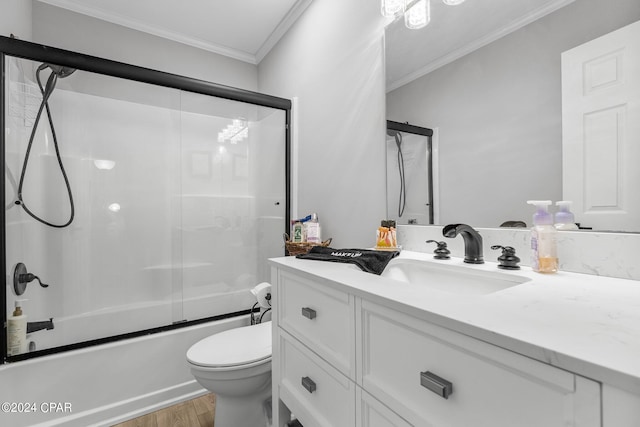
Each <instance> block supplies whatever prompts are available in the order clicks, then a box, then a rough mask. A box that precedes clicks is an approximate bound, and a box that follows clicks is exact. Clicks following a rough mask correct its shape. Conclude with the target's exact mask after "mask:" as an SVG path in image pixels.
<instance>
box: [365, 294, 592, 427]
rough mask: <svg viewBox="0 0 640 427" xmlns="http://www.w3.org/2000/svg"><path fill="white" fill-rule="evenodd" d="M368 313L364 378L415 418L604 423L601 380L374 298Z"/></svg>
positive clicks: (536, 426) (426, 422) (560, 425)
mask: <svg viewBox="0 0 640 427" xmlns="http://www.w3.org/2000/svg"><path fill="white" fill-rule="evenodd" d="M361 316H362V335H361V343H360V345H362V353H361V354H362V363H361V365H360V368H359V369H361V370H362V372H361V373H359V374H358V378H359V379H361V382H362V384H361V385H362V387H363V388H364V389H365V390H366V391H368V392H370V393H371V394H372V395H373V396H374V397H376V398H377V399H378V400H380V401H382V402H384V403H385V404H386V405H387V406H389V407H390V408H391V409H392V410H393V411H394V412H396V413H398V414H399V415H400V416H402V417H403V418H404V419H406V420H407V421H408V422H409V423H411V424H413V425H416V426H432V425H433V426H446V427H468V426H474V427H483V426H486V427H499V426H505V427H513V426H518V427H541V426H544V427H568V426H574V427H600V410H599V408H600V386H599V384H598V383H596V382H594V381H591V380H588V379H585V378H581V377H577V376H576V375H574V374H572V373H569V372H567V371H563V370H560V369H557V368H554V367H552V366H550V365H546V364H544V363H540V362H537V361H534V360H532V359H529V358H527V357H523V356H520V355H517V354H515V353H513V352H510V351H507V350H504V349H501V348H498V347H495V346H493V345H490V344H487V343H485V342H482V341H478V340H475V339H473V338H470V337H467V336H463V335H461V334H458V333H455V332H452V331H450V330H446V329H444V328H440V327H437V326H435V325H432V324H429V323H427V322H424V321H421V320H419V319H416V318H414V317H411V316H408V315H405V314H402V313H398V312H396V311H392V310H390V309H387V308H385V307H382V306H379V305H376V304H373V303H369V302H367V301H363V302H362V313H361ZM447 390H448V391H449V392H447Z"/></svg>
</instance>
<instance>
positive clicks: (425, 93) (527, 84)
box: [385, 0, 640, 231]
mask: <svg viewBox="0 0 640 427" xmlns="http://www.w3.org/2000/svg"><path fill="white" fill-rule="evenodd" d="M638 20H640V2H638V1H637V0H619V1H616V3H615V7H612V5H611V4H610V3H609V2H602V1H601V0H548V1H540V0H483V1H480V0H467V1H465V2H464V3H462V4H461V5H458V6H446V5H444V4H443V3H442V0H431V23H430V24H429V25H428V26H427V27H425V28H423V29H421V30H408V29H406V28H404V23H403V21H402V20H401V19H400V20H396V21H395V22H392V23H390V24H389V25H388V26H387V28H386V30H385V44H386V47H385V50H386V61H387V71H386V75H387V119H388V120H392V121H397V122H402V123H404V122H409V123H411V124H413V125H417V126H422V127H426V128H431V129H434V132H435V133H434V147H436V148H434V149H437V152H438V164H437V168H438V177H437V178H438V191H437V193H438V195H439V197H438V198H437V200H435V201H434V209H435V211H436V218H439V221H438V222H439V223H440V224H447V223H455V222H465V223H469V224H472V225H474V226H477V227H499V226H500V225H501V224H502V223H504V222H506V221H524V222H525V223H526V224H527V225H530V224H531V215H532V213H533V209H532V208H531V206H529V205H527V203H526V201H527V200H536V199H538V200H554V201H559V200H563V183H562V177H563V171H562V164H563V159H562V153H563V148H562V132H563V128H562V92H561V91H562V84H561V81H562V79H561V54H562V53H563V52H565V51H567V50H570V49H573V48H575V47H576V46H580V45H582V44H584V43H586V42H588V41H590V40H593V39H595V38H598V37H600V36H602V35H604V34H608V33H610V32H611V31H614V30H616V29H618V28H621V27H624V26H626V25H628V24H631V23H633V22H635V21H638ZM434 166H435V165H434ZM576 220H577V221H578V222H582V225H583V226H586V227H588V226H589V224H588V223H586V222H583V219H582V218H580V215H578V213H576ZM602 229H603V230H617V229H619V228H617V226H616V223H615V222H614V223H611V224H607V225H606V226H605V227H603V228H602ZM598 230H601V228H598ZM626 231H640V223H638V224H637V225H636V228H635V229H632V230H626Z"/></svg>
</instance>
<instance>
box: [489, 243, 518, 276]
mask: <svg viewBox="0 0 640 427" xmlns="http://www.w3.org/2000/svg"><path fill="white" fill-rule="evenodd" d="M491 249H493V250H496V249H502V255H500V256H499V257H498V262H499V264H498V268H502V269H504V270H519V269H520V266H519V265H518V263H519V262H520V258H518V257H517V256H516V250H515V249H514V248H513V247H511V246H501V245H493V246H491Z"/></svg>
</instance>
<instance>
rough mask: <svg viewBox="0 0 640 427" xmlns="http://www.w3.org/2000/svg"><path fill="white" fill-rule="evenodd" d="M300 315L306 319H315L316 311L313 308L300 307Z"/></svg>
mask: <svg viewBox="0 0 640 427" xmlns="http://www.w3.org/2000/svg"><path fill="white" fill-rule="evenodd" d="M302 315H303V316H304V317H306V318H307V319H315V317H316V311H315V310H314V309H313V308H309V307H302Z"/></svg>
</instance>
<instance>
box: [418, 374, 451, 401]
mask: <svg viewBox="0 0 640 427" xmlns="http://www.w3.org/2000/svg"><path fill="white" fill-rule="evenodd" d="M420 385H421V386H422V387H425V388H427V389H429V390H431V391H432V392H434V393H435V394H437V395H438V396H440V397H444V398H445V399H448V398H449V396H450V395H451V393H453V384H452V383H450V382H449V381H447V380H445V379H444V378H440V377H439V376H437V375H436V374H434V373H432V372H429V371H427V372H420Z"/></svg>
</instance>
